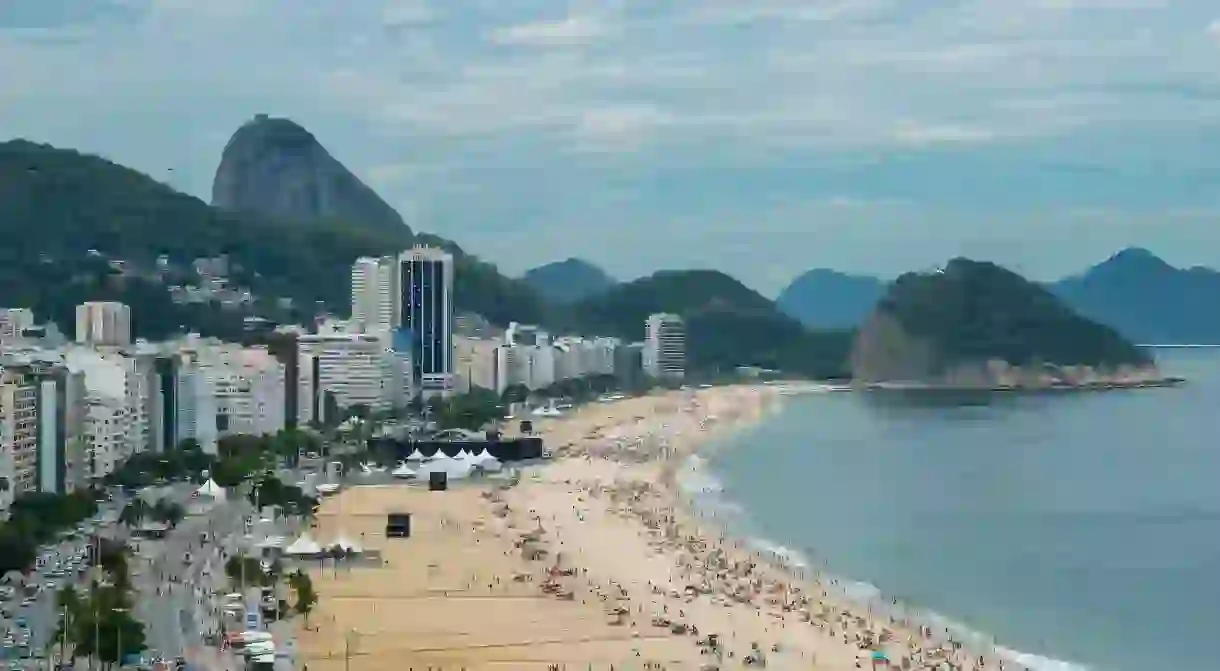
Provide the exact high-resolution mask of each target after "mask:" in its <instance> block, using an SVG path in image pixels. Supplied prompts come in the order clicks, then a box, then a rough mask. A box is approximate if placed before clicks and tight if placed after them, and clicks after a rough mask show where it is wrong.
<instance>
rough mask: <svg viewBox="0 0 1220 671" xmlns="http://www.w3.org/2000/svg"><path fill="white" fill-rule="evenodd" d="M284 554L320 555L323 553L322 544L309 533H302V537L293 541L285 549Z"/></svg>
mask: <svg viewBox="0 0 1220 671" xmlns="http://www.w3.org/2000/svg"><path fill="white" fill-rule="evenodd" d="M284 554H289V555H319V554H322V546H321V545H318V542H317V541H315V540H314V539H313V538H311V537H310V535H309V533H308V532H306V533H303V534H301V537H300V538H298V539H296V540H295V541H293V542H292V545H289V546H288V547H287V548H286V549H285V550H284Z"/></svg>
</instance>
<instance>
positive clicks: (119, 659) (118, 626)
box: [110, 608, 128, 669]
mask: <svg viewBox="0 0 1220 671" xmlns="http://www.w3.org/2000/svg"><path fill="white" fill-rule="evenodd" d="M110 612H112V613H126V612H128V609H126V608H111V609H110ZM115 639H116V640H115V643H116V645H115V655H114V656H115V664H117V665H118V668H120V669H121V668H123V623H122V622H121V621H116V622H115Z"/></svg>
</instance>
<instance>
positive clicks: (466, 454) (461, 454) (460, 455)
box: [453, 447, 472, 461]
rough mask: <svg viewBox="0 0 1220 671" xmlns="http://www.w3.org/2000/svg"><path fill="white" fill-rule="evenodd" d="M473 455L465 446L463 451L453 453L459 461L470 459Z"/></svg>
mask: <svg viewBox="0 0 1220 671" xmlns="http://www.w3.org/2000/svg"><path fill="white" fill-rule="evenodd" d="M471 456H472V455H471V454H470V453H469V452H467V451H466V448H464V447H463V448H462V449H461V451H459V452H458V453H457V454H455V455H453V458H454V459H457V460H458V461H470V457H471Z"/></svg>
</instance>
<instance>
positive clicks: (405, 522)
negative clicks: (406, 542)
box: [385, 512, 411, 538]
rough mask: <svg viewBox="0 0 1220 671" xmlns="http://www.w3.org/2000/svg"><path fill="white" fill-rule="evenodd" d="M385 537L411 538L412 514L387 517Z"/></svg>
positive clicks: (397, 514) (391, 514) (401, 513)
mask: <svg viewBox="0 0 1220 671" xmlns="http://www.w3.org/2000/svg"><path fill="white" fill-rule="evenodd" d="M385 536H386V538H410V537H411V513H404V512H396V513H390V514H388V515H386V518H385Z"/></svg>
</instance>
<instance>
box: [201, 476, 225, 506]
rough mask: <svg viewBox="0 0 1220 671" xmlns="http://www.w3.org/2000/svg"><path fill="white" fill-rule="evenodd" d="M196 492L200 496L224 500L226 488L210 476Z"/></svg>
mask: <svg viewBox="0 0 1220 671" xmlns="http://www.w3.org/2000/svg"><path fill="white" fill-rule="evenodd" d="M195 493H196V494H198V495H199V496H207V497H210V498H213V499H216V500H217V501H223V500H224V499H225V490H224V488H223V487H221V486H220V485H218V484H216V481H215V480H213V479H211V478H208V481H207V482H205V483H203V485H202V486H201V487H200V488H199V489H196V490H195Z"/></svg>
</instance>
